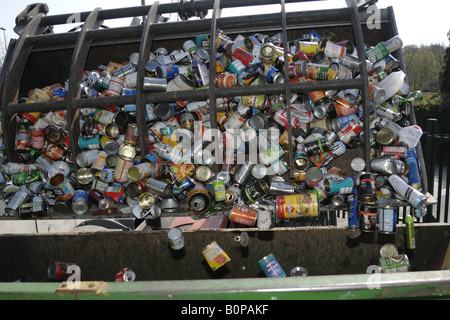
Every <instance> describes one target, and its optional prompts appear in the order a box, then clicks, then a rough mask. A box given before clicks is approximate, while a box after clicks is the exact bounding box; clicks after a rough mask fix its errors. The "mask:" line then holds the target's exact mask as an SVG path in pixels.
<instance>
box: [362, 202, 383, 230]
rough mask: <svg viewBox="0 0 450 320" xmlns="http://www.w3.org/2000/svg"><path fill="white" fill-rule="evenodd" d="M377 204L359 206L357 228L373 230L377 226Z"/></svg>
mask: <svg viewBox="0 0 450 320" xmlns="http://www.w3.org/2000/svg"><path fill="white" fill-rule="evenodd" d="M377 221H378V206H377V205H367V204H361V205H360V207H359V228H360V230H361V231H364V232H373V231H375V230H376V228H377Z"/></svg>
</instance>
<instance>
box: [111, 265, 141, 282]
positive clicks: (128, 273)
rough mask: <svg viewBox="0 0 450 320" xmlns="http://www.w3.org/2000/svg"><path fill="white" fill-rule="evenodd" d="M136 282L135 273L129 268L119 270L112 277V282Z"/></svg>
mask: <svg viewBox="0 0 450 320" xmlns="http://www.w3.org/2000/svg"><path fill="white" fill-rule="evenodd" d="M135 280H136V273H134V271H133V270H131V269H129V268H124V269H122V270H120V271H119V272H118V273H117V274H116V276H115V277H114V282H133V281H135Z"/></svg>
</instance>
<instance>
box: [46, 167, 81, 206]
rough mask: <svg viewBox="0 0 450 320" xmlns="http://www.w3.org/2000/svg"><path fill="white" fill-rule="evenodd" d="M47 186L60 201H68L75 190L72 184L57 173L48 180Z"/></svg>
mask: <svg viewBox="0 0 450 320" xmlns="http://www.w3.org/2000/svg"><path fill="white" fill-rule="evenodd" d="M48 182H49V184H50V186H51V187H52V190H53V192H54V193H55V194H56V195H57V196H58V198H59V199H60V200H70V199H72V198H73V196H74V194H75V189H74V187H73V186H72V184H71V183H70V182H69V181H68V180H67V179H66V176H65V175H64V174H62V173H57V174H55V175H54V176H53V177H51V178H50V179H49V181H48Z"/></svg>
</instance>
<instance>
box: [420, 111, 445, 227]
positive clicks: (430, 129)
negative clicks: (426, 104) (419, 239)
mask: <svg viewBox="0 0 450 320" xmlns="http://www.w3.org/2000/svg"><path fill="white" fill-rule="evenodd" d="M417 124H418V125H419V126H420V127H421V128H422V129H423V131H424V133H423V136H422V139H421V143H422V148H423V156H424V160H425V165H426V172H427V177H428V186H427V187H428V192H429V193H431V194H432V195H433V196H434V197H435V198H436V199H437V201H438V203H437V205H434V206H430V207H429V208H428V213H427V215H426V216H425V217H424V222H444V223H448V222H449V211H450V208H449V207H450V189H449V188H448V185H449V182H450V171H448V170H447V169H448V168H449V167H450V122H448V121H441V120H439V121H438V120H437V119H417Z"/></svg>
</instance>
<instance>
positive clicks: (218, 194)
mask: <svg viewBox="0 0 450 320" xmlns="http://www.w3.org/2000/svg"><path fill="white" fill-rule="evenodd" d="M212 187H213V191H214V199H215V200H216V201H225V200H226V199H227V190H226V187H225V182H224V181H223V180H219V179H217V180H214V181H213V182H212Z"/></svg>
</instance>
